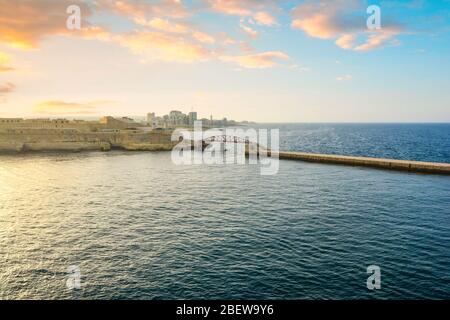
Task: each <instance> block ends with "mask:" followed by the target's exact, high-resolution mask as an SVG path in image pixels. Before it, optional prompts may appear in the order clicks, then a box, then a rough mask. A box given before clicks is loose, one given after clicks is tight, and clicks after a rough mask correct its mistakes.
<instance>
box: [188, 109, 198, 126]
mask: <svg viewBox="0 0 450 320" xmlns="http://www.w3.org/2000/svg"><path fill="white" fill-rule="evenodd" d="M195 121H197V112H194V111H192V112H189V114H188V124H189V125H190V126H193V125H194V122H195Z"/></svg>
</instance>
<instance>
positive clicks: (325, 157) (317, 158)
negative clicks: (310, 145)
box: [269, 151, 450, 175]
mask: <svg viewBox="0 0 450 320" xmlns="http://www.w3.org/2000/svg"><path fill="white" fill-rule="evenodd" d="M269 153H270V152H269ZM278 156H279V158H280V159H285V160H300V161H308V162H319V163H331V164H342V165H349V166H362V167H372V168H379V169H388V170H396V171H408V172H418V173H435V174H445V175H450V163H437V162H422V161H410V160H393V159H382V158H368V157H352V156H340V155H331V154H314V153H305V152H284V151H280V152H279V153H278Z"/></svg>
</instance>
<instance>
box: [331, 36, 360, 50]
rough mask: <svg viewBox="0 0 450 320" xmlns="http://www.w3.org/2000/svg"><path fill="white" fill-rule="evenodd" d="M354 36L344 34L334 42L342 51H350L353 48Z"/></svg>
mask: <svg viewBox="0 0 450 320" xmlns="http://www.w3.org/2000/svg"><path fill="white" fill-rule="evenodd" d="M355 40H356V35H354V34H344V35H342V36H340V37H339V38H338V39H337V40H336V42H335V43H336V44H337V45H338V46H339V47H341V48H342V49H351V48H352V47H353V46H354V43H355Z"/></svg>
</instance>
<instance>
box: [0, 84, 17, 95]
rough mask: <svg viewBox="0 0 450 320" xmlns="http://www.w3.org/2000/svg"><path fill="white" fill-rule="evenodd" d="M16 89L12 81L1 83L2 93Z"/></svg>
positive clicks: (0, 93) (0, 90)
mask: <svg viewBox="0 0 450 320" xmlns="http://www.w3.org/2000/svg"><path fill="white" fill-rule="evenodd" d="M15 89H16V86H15V85H14V84H12V83H11V82H6V83H5V84H2V85H0V95H5V94H7V93H10V92H13V91H14V90H15Z"/></svg>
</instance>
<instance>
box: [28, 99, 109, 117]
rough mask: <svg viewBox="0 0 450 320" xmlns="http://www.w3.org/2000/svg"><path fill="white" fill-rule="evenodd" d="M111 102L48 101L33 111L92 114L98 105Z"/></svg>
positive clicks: (51, 113)
mask: <svg viewBox="0 0 450 320" xmlns="http://www.w3.org/2000/svg"><path fill="white" fill-rule="evenodd" d="M110 103H113V102H112V101H103V100H97V101H91V102H87V103H77V102H66V101H62V100H48V101H43V102H40V103H38V104H37V105H36V106H35V107H34V109H33V111H34V112H36V113H40V114H50V115H72V114H92V113H94V112H95V109H96V108H97V107H99V106H100V105H105V104H110Z"/></svg>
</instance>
